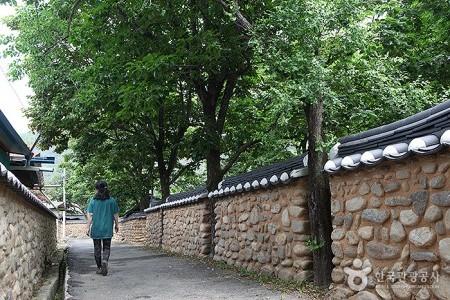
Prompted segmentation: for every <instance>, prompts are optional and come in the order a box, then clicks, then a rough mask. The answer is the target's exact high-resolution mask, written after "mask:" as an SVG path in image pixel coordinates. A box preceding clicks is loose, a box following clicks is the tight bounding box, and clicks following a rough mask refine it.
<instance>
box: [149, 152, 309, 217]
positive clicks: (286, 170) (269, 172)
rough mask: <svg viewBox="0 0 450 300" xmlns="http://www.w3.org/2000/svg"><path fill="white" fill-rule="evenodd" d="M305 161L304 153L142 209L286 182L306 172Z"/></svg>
mask: <svg viewBox="0 0 450 300" xmlns="http://www.w3.org/2000/svg"><path fill="white" fill-rule="evenodd" d="M307 161H308V157H307V155H306V154H303V155H300V156H297V157H293V158H291V159H288V160H285V161H281V162H277V163H274V164H271V165H268V166H264V167H262V168H259V169H256V170H253V171H250V172H247V173H244V174H240V175H237V176H233V177H230V178H226V179H224V180H223V181H222V182H221V183H220V184H219V189H217V190H215V191H214V192H210V193H209V194H208V191H207V189H206V187H199V188H196V189H194V190H190V191H187V192H182V193H178V194H174V195H171V196H169V197H168V198H167V201H166V202H165V203H163V204H161V205H158V206H154V207H149V208H147V209H145V210H144V211H145V212H151V211H156V210H159V209H161V208H168V207H175V206H181V205H186V204H191V203H195V202H198V201H200V200H201V199H204V198H207V197H209V198H217V197H222V196H226V195H229V194H233V193H245V192H248V191H251V190H256V189H258V188H267V187H270V186H276V185H278V184H281V183H288V182H290V181H291V180H292V179H295V178H299V177H303V176H306V175H307V174H308V168H307V165H308V164H307Z"/></svg>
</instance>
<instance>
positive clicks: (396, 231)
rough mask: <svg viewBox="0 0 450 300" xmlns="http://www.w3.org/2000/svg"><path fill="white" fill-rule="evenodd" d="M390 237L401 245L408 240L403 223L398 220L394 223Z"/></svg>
mask: <svg viewBox="0 0 450 300" xmlns="http://www.w3.org/2000/svg"><path fill="white" fill-rule="evenodd" d="M389 237H390V238H391V240H392V241H394V242H396V243H400V242H401V241H403V240H404V239H405V238H406V231H405V229H404V228H403V225H402V223H400V222H399V221H397V220H393V221H392V224H391V230H390V232H389Z"/></svg>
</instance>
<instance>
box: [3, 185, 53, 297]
mask: <svg viewBox="0 0 450 300" xmlns="http://www.w3.org/2000/svg"><path fill="white" fill-rule="evenodd" d="M30 197H31V196H30ZM37 201H38V200H37ZM0 216H1V218H0V299H30V298H31V296H32V294H33V288H34V287H36V285H37V283H38V282H39V280H40V279H41V277H42V273H43V271H44V269H45V267H46V264H47V263H48V259H49V258H50V257H51V256H52V254H53V252H54V251H55V250H56V217H55V216H54V215H52V214H51V213H49V212H47V211H45V209H41V208H40V207H38V206H35V205H32V204H30V203H29V202H27V201H26V200H25V199H24V197H22V195H20V193H17V192H16V191H13V190H12V188H11V187H10V186H7V185H6V184H4V183H1V184H0Z"/></svg>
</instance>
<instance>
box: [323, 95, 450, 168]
mask: <svg viewBox="0 0 450 300" xmlns="http://www.w3.org/2000/svg"><path fill="white" fill-rule="evenodd" d="M448 145H450V100H449V101H446V102H444V103H442V104H440V105H437V106H435V107H433V108H430V109H428V110H425V111H423V112H420V113H418V114H416V115H413V116H411V117H408V118H406V119H403V120H400V121H397V122H394V123H391V124H388V125H384V126H380V127H377V128H374V129H371V130H368V131H365V132H361V133H358V134H355V135H350V136H347V137H344V138H341V139H339V142H338V144H337V145H336V146H335V147H334V149H333V152H334V155H331V159H330V160H329V161H328V162H327V163H326V164H325V166H324V169H325V171H327V172H329V173H335V172H338V171H339V170H345V169H347V170H352V169H355V168H357V167H359V166H360V165H369V166H370V165H374V164H377V163H380V162H381V161H383V160H400V159H403V158H405V157H406V156H408V155H411V154H431V153H434V152H436V151H438V150H440V149H441V148H442V147H444V146H448Z"/></svg>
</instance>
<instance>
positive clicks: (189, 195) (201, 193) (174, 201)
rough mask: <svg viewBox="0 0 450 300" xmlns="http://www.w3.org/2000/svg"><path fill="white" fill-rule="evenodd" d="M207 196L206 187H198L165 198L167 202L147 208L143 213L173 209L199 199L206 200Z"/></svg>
mask: <svg viewBox="0 0 450 300" xmlns="http://www.w3.org/2000/svg"><path fill="white" fill-rule="evenodd" d="M207 195H208V192H207V190H206V187H199V188H196V189H194V190H190V191H187V192H181V193H177V194H173V195H170V196H169V197H167V200H166V202H165V203H162V204H161V205H158V206H154V207H149V208H147V209H145V210H144V211H145V212H151V211H155V210H159V209H161V208H168V207H175V206H181V205H186V204H191V203H195V202H198V201H199V200H200V199H204V198H206V197H207Z"/></svg>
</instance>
